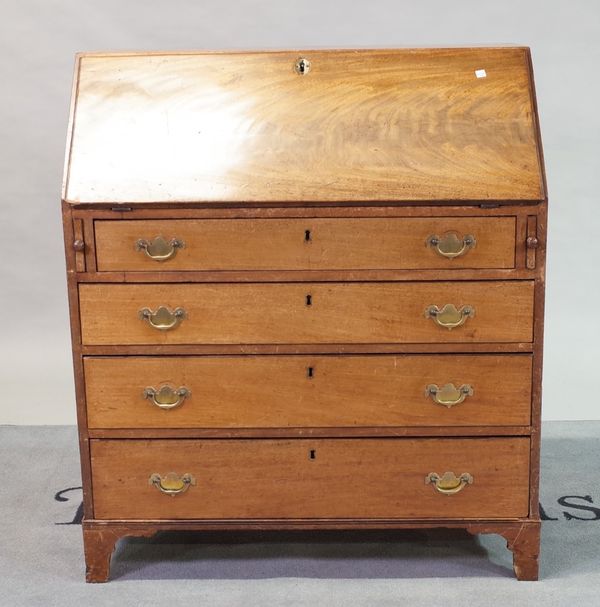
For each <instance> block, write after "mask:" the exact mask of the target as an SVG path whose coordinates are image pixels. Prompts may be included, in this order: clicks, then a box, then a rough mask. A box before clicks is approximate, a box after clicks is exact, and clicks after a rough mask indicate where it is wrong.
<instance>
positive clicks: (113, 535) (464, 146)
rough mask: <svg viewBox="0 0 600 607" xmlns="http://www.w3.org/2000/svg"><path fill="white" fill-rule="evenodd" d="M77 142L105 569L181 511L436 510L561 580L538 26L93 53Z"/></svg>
mask: <svg viewBox="0 0 600 607" xmlns="http://www.w3.org/2000/svg"><path fill="white" fill-rule="evenodd" d="M66 156H67V157H66V163H65V179H64V185H63V194H62V199H63V200H62V208H63V219H64V230H65V245H66V258H67V273H68V287H69V303H70V310H71V327H72V339H73V353H74V366H75V382H76V394H77V412H78V424H79V436H80V450H81V464H82V475H83V492H84V521H83V535H84V548H85V560H86V571H87V580H88V581H91V582H98V581H106V580H107V579H108V576H109V563H110V558H111V554H112V551H113V549H114V546H115V542H116V541H117V540H118V539H119V538H121V537H125V536H140V535H142V536H149V535H152V534H154V533H156V532H158V531H162V530H199V531H202V530H231V531H236V530H238V531H239V530H252V529H260V530H266V529H286V530H287V529H307V530H319V529H402V528H406V529H418V528H434V527H449V528H461V529H465V530H466V531H468V532H469V533H473V534H478V533H497V534H500V535H502V536H504V538H505V539H506V541H507V545H508V547H509V548H510V549H511V550H512V552H513V561H514V569H515V573H516V575H517V577H518V578H519V579H524V580H533V579H537V575H538V565H537V559H538V551H539V530H540V521H539V514H538V477H539V446H540V432H539V431H540V405H541V373H542V338H543V305H544V271H545V244H546V242H545V235H546V209H547V196H546V187H545V177H544V168H543V158H542V149H541V143H540V134H539V126H538V118H537V111H536V104H535V93H534V88H533V78H532V68H531V61H530V53H529V50H528V49H527V48H523V47H497V48H465V49H460V48H459V49H402V50H340V51H323V50H307V51H277V52H244V53H242V52H240V53H210V52H185V53H184V52H176V53H121V54H116V53H108V54H106V53H85V54H81V55H78V57H77V61H76V70H75V81H74V88H73V101H72V109H71V119H70V127H69V134H68V143H67V155H66ZM432 575H435V572H432Z"/></svg>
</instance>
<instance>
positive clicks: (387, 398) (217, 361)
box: [84, 354, 531, 428]
mask: <svg viewBox="0 0 600 607" xmlns="http://www.w3.org/2000/svg"><path fill="white" fill-rule="evenodd" d="M84 369H85V377H86V400H87V411H88V425H89V427H90V428H284V427H351V426H365V427H376V426H486V425H491V426H510V425H528V424H529V422H530V402H531V356H529V355H524V354H515V355H494V356H492V355H436V356H431V355H403V356H390V355H381V356H373V355H371V356H227V357H211V356H205V357H187V356H177V357H126V358H86V359H84ZM232 379H233V381H232ZM449 384H450V386H449ZM434 386H435V387H434ZM436 388H437V390H436ZM461 388H462V389H461ZM149 389H150V390H149Z"/></svg>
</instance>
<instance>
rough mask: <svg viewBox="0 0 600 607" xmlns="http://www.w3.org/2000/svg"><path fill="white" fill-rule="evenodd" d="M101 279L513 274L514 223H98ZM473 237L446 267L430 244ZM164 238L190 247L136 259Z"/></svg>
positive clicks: (476, 219)
mask: <svg viewBox="0 0 600 607" xmlns="http://www.w3.org/2000/svg"><path fill="white" fill-rule="evenodd" d="M95 231H96V252H97V261H98V270H99V271H101V272H102V271H119V270H124V271H145V272H148V271H154V272H157V271H163V272H169V271H173V270H187V271H189V270H244V271H248V270H254V271H256V270H320V269H334V270H353V269H371V268H374V269H443V270H448V269H457V268H513V267H514V265H515V219H514V217H465V218H457V217H436V218H431V219H429V218H427V219H425V218H414V219H383V218H382V219H369V218H363V219H342V218H340V219H308V220H305V219H254V220H252V219H238V220H234V219H221V220H219V219H213V220H189V219H188V220H183V219H182V220H164V221H148V220H145V221H96V222H95ZM450 231H453V232H456V233H457V235H458V237H459V239H461V238H463V237H464V236H466V235H471V236H473V237H474V238H475V240H476V245H475V247H474V248H472V249H467V251H466V253H464V254H463V255H461V256H460V257H456V258H454V259H448V258H446V257H443V256H442V255H440V254H439V253H437V252H436V251H435V250H434V249H433V248H432V247H430V246H427V244H426V243H427V239H428V238H429V237H430V236H433V235H437V236H440V237H441V236H442V235H443V234H445V233H446V232H450ZM156 236H162V237H163V238H165V240H167V241H170V240H172V239H173V238H177V239H179V240H182V241H183V242H184V243H185V247H184V248H183V249H180V250H178V251H177V253H176V254H175V256H174V257H172V258H171V259H169V260H167V261H161V262H157V261H155V260H153V259H150V257H148V256H147V255H146V254H145V253H144V252H143V251H136V247H135V243H136V242H137V241H138V240H139V239H146V240H152V239H154V238H155V237H156Z"/></svg>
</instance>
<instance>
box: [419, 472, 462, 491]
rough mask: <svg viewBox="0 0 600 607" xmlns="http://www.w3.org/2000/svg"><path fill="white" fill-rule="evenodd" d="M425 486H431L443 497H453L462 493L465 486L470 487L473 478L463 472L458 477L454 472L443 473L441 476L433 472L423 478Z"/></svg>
mask: <svg viewBox="0 0 600 607" xmlns="http://www.w3.org/2000/svg"><path fill="white" fill-rule="evenodd" d="M425 484H426V485H429V484H431V485H433V486H434V487H435V489H436V491H439V492H440V493H443V494H444V495H454V494H455V493H458V492H459V491H462V490H463V489H464V488H465V486H466V485H472V484H473V477H472V476H471V475H470V474H469V473H468V472H463V473H462V474H461V475H460V476H458V477H457V476H456V475H455V474H454V472H444V474H443V475H442V476H440V475H439V474H437V473H435V472H430V473H429V474H428V475H427V476H426V477H425Z"/></svg>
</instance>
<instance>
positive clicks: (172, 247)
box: [135, 236, 185, 261]
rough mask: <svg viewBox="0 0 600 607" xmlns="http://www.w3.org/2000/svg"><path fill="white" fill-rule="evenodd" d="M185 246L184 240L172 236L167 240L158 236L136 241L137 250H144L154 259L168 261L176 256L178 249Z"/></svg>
mask: <svg viewBox="0 0 600 607" xmlns="http://www.w3.org/2000/svg"><path fill="white" fill-rule="evenodd" d="M183 247H185V243H184V242H183V240H180V239H179V238H172V239H171V240H169V241H168V242H167V241H166V240H165V239H164V238H163V237H162V236H157V237H156V238H154V240H152V241H148V240H145V239H144V238H140V239H139V240H137V241H136V243H135V249H136V251H144V253H146V255H147V256H148V257H149V258H150V259H153V260H154V261H167V260H168V259H171V258H172V257H174V256H175V253H177V249H183Z"/></svg>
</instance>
